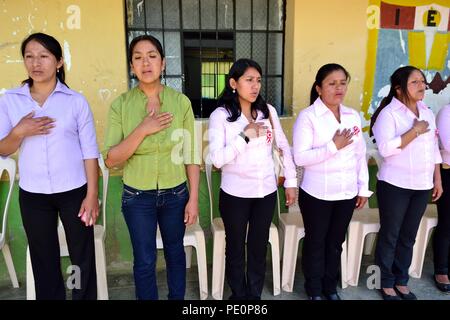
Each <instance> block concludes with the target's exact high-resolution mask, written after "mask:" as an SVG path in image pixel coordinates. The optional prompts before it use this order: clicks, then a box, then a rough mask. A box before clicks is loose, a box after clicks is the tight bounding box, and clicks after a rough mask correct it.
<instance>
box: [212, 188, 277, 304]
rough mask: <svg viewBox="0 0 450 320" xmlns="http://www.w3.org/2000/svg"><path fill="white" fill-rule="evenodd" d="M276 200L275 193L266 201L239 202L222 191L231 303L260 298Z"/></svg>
mask: <svg viewBox="0 0 450 320" xmlns="http://www.w3.org/2000/svg"><path fill="white" fill-rule="evenodd" d="M276 196H277V194H276V192H273V193H271V194H269V195H267V196H265V197H264V198H239V197H235V196H232V195H230V194H228V193H226V192H224V191H223V190H222V189H221V190H220V196H219V210H220V215H221V216H222V219H223V224H224V226H225V235H226V237H225V241H226V246H225V261H226V262H225V274H226V279H227V282H228V285H229V286H230V288H231V292H232V296H231V297H230V299H235V300H246V299H256V300H257V299H260V298H261V292H262V289H263V286H264V277H265V274H266V253H267V244H268V242H269V228H270V224H271V222H272V217H273V211H274V209H275V203H276ZM247 225H248V234H247ZM246 237H247V278H246V276H245V238H246Z"/></svg>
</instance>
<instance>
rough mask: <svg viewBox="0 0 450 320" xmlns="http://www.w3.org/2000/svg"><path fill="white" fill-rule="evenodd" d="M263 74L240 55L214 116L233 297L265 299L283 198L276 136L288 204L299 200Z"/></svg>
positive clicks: (212, 137) (212, 147) (212, 141)
mask: <svg viewBox="0 0 450 320" xmlns="http://www.w3.org/2000/svg"><path fill="white" fill-rule="evenodd" d="M261 74H262V71H261V67H260V66H259V65H258V64H257V63H256V62H255V61H253V60H250V59H239V60H237V61H236V62H235V63H234V64H233V65H232V67H231V69H230V71H229V74H228V81H227V83H226V88H225V90H224V92H223V94H222V96H221V97H220V99H219V102H218V108H217V109H216V110H215V111H214V112H213V113H212V114H211V116H210V118H209V132H208V135H209V159H210V160H211V162H212V163H213V164H214V166H215V167H217V168H221V169H222V181H221V186H220V189H221V190H220V197H219V210H220V214H221V216H222V219H223V223H224V226H225V234H226V238H225V239H226V249H225V252H226V258H225V261H226V268H225V272H226V279H227V282H228V284H229V286H230V288H231V292H232V295H231V297H230V299H236V300H249V299H251V300H257V299H260V297H261V292H262V289H263V285H264V277H265V271H266V250H267V244H268V240H269V228H270V223H271V221H272V217H273V212H274V209H275V203H276V198H277V196H276V191H277V181H276V177H275V171H274V161H273V158H272V143H273V142H274V139H273V138H274V136H275V141H276V144H277V146H278V148H280V149H281V150H282V152H283V155H284V157H283V159H284V167H285V177H286V180H285V182H284V187H285V188H286V189H285V193H286V205H291V204H292V203H293V201H294V198H295V187H296V184H297V179H296V170H295V166H294V163H293V161H292V156H291V151H290V148H289V143H288V141H287V139H286V137H285V135H284V133H283V129H282V128H281V124H280V121H279V119H278V116H277V112H276V110H275V108H274V107H272V106H271V105H268V104H266V103H265V101H264V99H263V98H262V97H261V95H260V90H261ZM269 116H270V118H271V119H272V121H270V118H269ZM271 123H273V126H274V128H272V125H271ZM247 226H248V232H247ZM247 233H248V234H247ZM246 237H247V271H246V270H245V261H246V259H245V240H246Z"/></svg>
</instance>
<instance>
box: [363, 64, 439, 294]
mask: <svg viewBox="0 0 450 320" xmlns="http://www.w3.org/2000/svg"><path fill="white" fill-rule="evenodd" d="M425 89H426V82H425V76H424V75H423V73H422V71H420V70H419V69H417V68H415V67H412V66H406V67H401V68H399V69H397V70H396V71H395V72H394V73H393V74H392V75H391V89H390V91H389V95H388V96H387V97H386V98H384V99H383V101H382V102H381V104H380V106H379V107H378V109H377V111H376V112H375V114H374V115H373V117H372V124H373V126H372V130H373V135H374V137H375V140H376V144H377V146H378V150H379V152H380V154H381V156H382V157H383V164H382V165H381V168H379V171H378V175H377V177H378V182H377V199H378V206H379V212H380V225H381V228H380V232H379V235H378V241H377V248H376V252H375V259H376V263H377V265H378V266H379V267H380V270H381V290H380V293H381V295H382V297H383V299H385V300H399V299H405V300H415V299H417V298H416V296H415V295H414V294H413V293H412V292H411V291H410V290H409V288H408V286H407V284H408V280H409V276H408V269H409V266H410V264H411V259H412V252H413V246H414V242H415V238H416V234H417V229H418V228H419V224H420V220H421V218H422V215H423V213H424V212H425V209H426V206H427V202H428V199H429V196H430V190H431V189H433V194H432V200H433V201H436V200H437V199H439V197H440V196H441V194H442V185H441V175H440V170H439V163H441V162H442V158H441V155H440V153H439V146H438V134H437V130H436V125H435V119H434V115H433V112H432V111H431V110H430V109H429V108H428V107H427V106H426V105H425V104H424V103H423V102H422V99H423V97H424V94H425Z"/></svg>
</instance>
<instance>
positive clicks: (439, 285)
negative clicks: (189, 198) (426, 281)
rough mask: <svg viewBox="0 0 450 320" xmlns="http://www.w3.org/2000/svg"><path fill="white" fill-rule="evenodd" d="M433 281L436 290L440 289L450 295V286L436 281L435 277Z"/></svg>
mask: <svg viewBox="0 0 450 320" xmlns="http://www.w3.org/2000/svg"><path fill="white" fill-rule="evenodd" d="M433 279H434V284H435V285H436V288H438V289H439V290H440V291H442V292H444V293H446V294H450V284H448V283H442V282H438V281H437V280H436V277H435V276H433Z"/></svg>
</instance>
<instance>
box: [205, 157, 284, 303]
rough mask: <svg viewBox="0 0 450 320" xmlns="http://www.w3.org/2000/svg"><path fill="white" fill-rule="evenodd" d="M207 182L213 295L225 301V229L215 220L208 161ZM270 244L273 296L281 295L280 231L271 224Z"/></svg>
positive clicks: (221, 223)
mask: <svg viewBox="0 0 450 320" xmlns="http://www.w3.org/2000/svg"><path fill="white" fill-rule="evenodd" d="M205 166H206V181H207V184H208V194H209V203H210V216H211V232H212V234H213V265H212V285H211V287H212V288H211V294H212V296H213V298H214V299H216V300H222V299H223V286H224V279H225V227H224V225H223V220H222V218H220V217H216V218H214V214H213V211H214V210H213V203H214V202H213V190H212V176H211V172H212V164H210V163H208V160H207V161H206V165H205ZM269 243H270V247H271V250H272V273H273V295H274V296H276V295H279V294H280V292H281V290H280V243H279V238H278V229H277V227H276V226H275V225H274V224H273V223H271V224H270V228H269Z"/></svg>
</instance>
